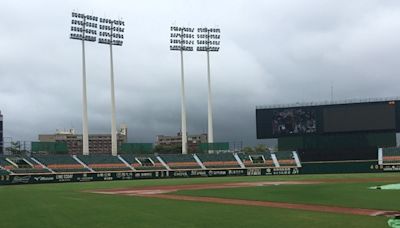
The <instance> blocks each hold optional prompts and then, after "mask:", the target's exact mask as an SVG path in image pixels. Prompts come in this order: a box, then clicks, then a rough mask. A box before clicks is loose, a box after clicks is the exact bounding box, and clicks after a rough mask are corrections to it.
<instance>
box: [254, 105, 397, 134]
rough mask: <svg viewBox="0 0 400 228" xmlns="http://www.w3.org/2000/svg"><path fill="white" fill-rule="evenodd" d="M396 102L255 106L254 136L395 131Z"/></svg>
mask: <svg viewBox="0 0 400 228" xmlns="http://www.w3.org/2000/svg"><path fill="white" fill-rule="evenodd" d="M399 107H400V101H398V100H390V101H379V102H359V103H343V104H326V105H310V106H306V105H305V106H297V105H296V106H292V107H290V106H286V107H278V108H276V107H267V108H257V109H256V127H257V139H267V138H279V137H284V136H291V135H310V134H329V133H347V132H374V131H398V130H399V128H400V127H399V125H400V121H396V120H397V119H399V114H400V111H399Z"/></svg>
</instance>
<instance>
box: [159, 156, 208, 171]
mask: <svg viewBox="0 0 400 228" xmlns="http://www.w3.org/2000/svg"><path fill="white" fill-rule="evenodd" d="M160 157H161V159H162V160H163V161H164V162H165V163H166V164H167V165H168V166H169V167H170V168H171V169H201V167H200V166H199V164H198V163H197V162H196V160H195V159H194V158H193V155H191V154H163V155H160Z"/></svg>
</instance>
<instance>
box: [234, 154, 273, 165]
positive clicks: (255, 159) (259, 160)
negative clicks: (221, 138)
mask: <svg viewBox="0 0 400 228" xmlns="http://www.w3.org/2000/svg"><path fill="white" fill-rule="evenodd" d="M238 156H239V158H240V160H241V161H242V162H243V164H244V166H245V167H275V165H274V162H273V161H272V158H271V154H270V153H261V154H251V155H249V154H243V153H240V154H238Z"/></svg>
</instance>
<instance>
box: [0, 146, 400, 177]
mask: <svg viewBox="0 0 400 228" xmlns="http://www.w3.org/2000/svg"><path fill="white" fill-rule="evenodd" d="M383 154H384V156H383V160H384V162H385V164H394V163H396V164H399V163H400V148H385V149H384V153H383ZM275 157H276V158H277V159H276V160H275ZM294 157H296V156H293V152H292V151H280V152H275V153H273V154H271V153H270V152H266V153H259V154H244V153H238V154H233V153H220V154H197V155H195V156H194V155H192V154H161V155H158V156H157V155H132V154H122V155H119V156H111V155H99V154H96V155H87V156H86V155H85V156H84V155H77V156H71V155H36V154H35V155H33V156H32V157H23V156H6V155H3V156H0V175H7V174H32V173H51V172H53V173H83V172H103V171H106V172H112V171H133V170H137V171H154V170H195V169H227V168H251V167H259V168H275V167H278V163H279V165H280V166H282V167H293V166H296V160H295V158H294ZM158 158H160V160H159V159H158ZM296 159H297V157H296ZM381 160H382V159H381ZM276 161H277V162H276ZM297 161H299V159H297ZM242 163H243V164H242ZM297 165H298V167H301V165H300V164H297Z"/></svg>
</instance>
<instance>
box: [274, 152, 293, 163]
mask: <svg viewBox="0 0 400 228" xmlns="http://www.w3.org/2000/svg"><path fill="white" fill-rule="evenodd" d="M274 154H275V156H276V158H277V159H278V163H279V165H280V166H296V161H295V160H294V158H293V152H292V151H279V152H276V153H274Z"/></svg>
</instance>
